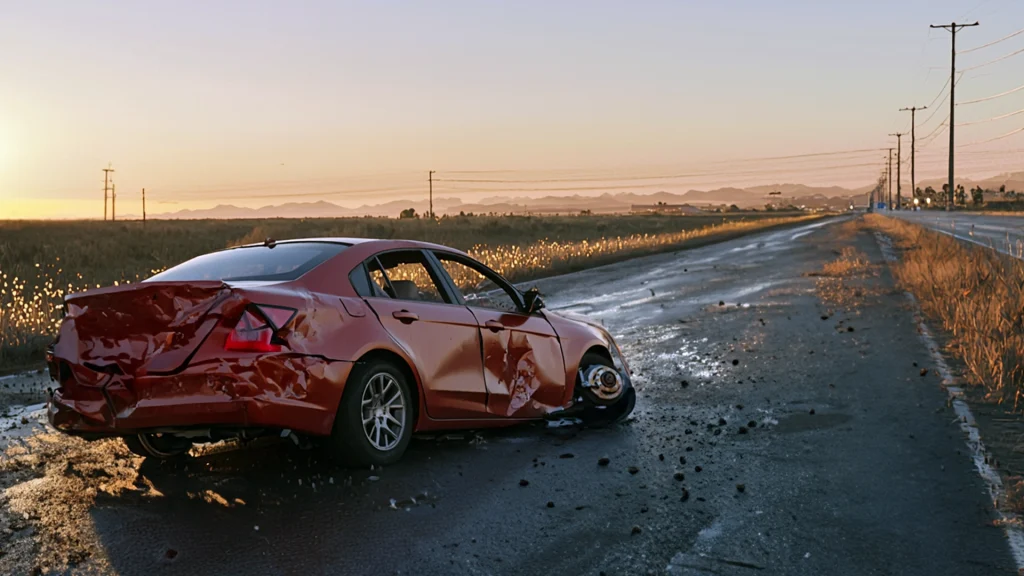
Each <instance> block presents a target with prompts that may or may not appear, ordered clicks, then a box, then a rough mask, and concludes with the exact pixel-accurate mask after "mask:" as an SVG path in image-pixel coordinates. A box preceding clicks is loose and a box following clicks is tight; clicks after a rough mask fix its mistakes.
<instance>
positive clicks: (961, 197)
mask: <svg viewBox="0 0 1024 576" xmlns="http://www.w3.org/2000/svg"><path fill="white" fill-rule="evenodd" d="M956 203H957V204H959V205H961V206H965V205H966V204H967V191H966V190H964V185H963V184H957V185H956Z"/></svg>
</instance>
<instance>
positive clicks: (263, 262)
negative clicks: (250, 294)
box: [146, 242, 348, 282]
mask: <svg viewBox="0 0 1024 576" xmlns="http://www.w3.org/2000/svg"><path fill="white" fill-rule="evenodd" d="M345 248H348V245H347V244H339V243H334V242H294V243H285V244H277V245H276V246H273V247H268V246H245V247H241V248H231V249H228V250H221V251H220V252H213V253H210V254H204V255H202V256H197V257H195V258H193V259H191V260H189V261H187V262H184V263H182V264H179V265H177V266H175V267H173V268H170V269H167V270H165V271H163V272H161V273H159V274H157V275H155V276H153V277H151V278H149V279H148V280H146V281H147V282H168V281H172V282H174V281H189V280H223V281H236V282H239V281H244V280H265V281H269V280H276V281H287V280H295V279H296V278H298V277H300V276H302V275H303V274H305V273H306V272H309V271H310V270H312V269H313V268H316V267H317V266H319V265H320V264H322V263H324V262H325V261H327V260H328V259H329V258H331V257H332V256H334V255H336V254H339V253H340V252H341V251H342V250H344V249H345Z"/></svg>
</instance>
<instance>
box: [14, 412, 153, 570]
mask: <svg viewBox="0 0 1024 576" xmlns="http://www.w3.org/2000/svg"><path fill="white" fill-rule="evenodd" d="M141 462H142V458H139V457H137V456H134V455H132V454H131V453H130V452H128V450H127V448H125V447H124V445H123V444H122V443H121V442H120V441H119V440H103V441H97V442H92V443H89V442H85V441H82V440H78V439H75V438H71V437H68V436H65V435H63V434H60V433H56V432H49V433H43V434H37V435H34V436H29V437H28V438H23V439H19V440H17V441H15V442H13V443H12V444H11V445H10V446H8V448H7V450H6V451H5V452H4V453H3V454H2V455H0V490H2V493H0V550H3V551H4V553H3V554H2V555H0V573H4V574H40V573H51V572H58V573H59V572H65V571H67V570H69V569H72V568H75V569H78V570H84V571H87V572H105V571H107V570H109V568H110V565H109V561H108V559H107V558H106V557H105V555H104V552H103V547H102V546H101V544H100V541H99V538H98V537H97V536H96V534H95V532H94V531H93V528H92V521H91V520H90V517H89V509H90V507H91V506H92V505H93V503H94V502H95V501H96V499H97V497H99V496H100V495H103V494H107V495H114V496H116V495H121V494H124V493H126V492H134V493H138V494H139V495H141V496H146V495H156V494H154V489H153V485H152V483H150V482H149V481H148V480H146V478H145V477H144V476H142V475H140V474H139V469H138V466H139V464H141Z"/></svg>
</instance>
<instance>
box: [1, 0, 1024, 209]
mask: <svg viewBox="0 0 1024 576" xmlns="http://www.w3.org/2000/svg"><path fill="white" fill-rule="evenodd" d="M954 19H955V20H957V21H964V20H965V19H968V20H970V21H974V20H980V21H981V26H979V27H976V28H969V29H966V30H964V31H962V32H961V33H959V34H958V43H957V44H958V48H960V49H962V50H968V49H970V48H973V47H976V46H980V45H983V44H986V43H989V42H992V41H995V40H999V39H1000V38H1003V37H1005V36H1007V35H1009V34H1011V33H1013V32H1015V31H1017V30H1019V29H1020V28H1022V27H1024V2H1021V1H1019V0H956V1H953V0H898V1H892V0H886V1H882V0H861V1H856V2H851V1H848V0H777V1H774V2H765V1H762V0H758V1H754V0H746V1H739V0H722V1H719V2H706V1H701V2H696V1H689V0H676V1H651V0H649V1H637V2H626V1H617V2H610V1H600V0H589V1H585V0H571V1H570V0H562V1H557V0H519V1H505V2H498V1H484V0H475V1H453V0H444V1H436V2H426V1H417V2H413V1H403V2H400V1H384V0H379V1H378V0H374V1H371V0H364V1H361V2H352V1H327V0H324V1H301V0H297V1H293V2H284V1H245V2H242V1H232V2H229V1H203V2H200V1H178V2H162V3H157V2H138V1H128V0H120V1H113V0H110V1H90V2H83V1H81V0H65V1H47V0H38V1H33V2H15V1H14V0H0V52H2V54H3V57H2V58H0V218H50V217H55V218H66V217H82V218H100V217H102V214H103V204H102V186H103V173H102V171H101V169H102V168H104V167H105V166H107V164H108V163H112V164H113V168H114V169H115V170H116V172H115V174H114V175H115V182H116V186H117V193H118V197H119V201H118V211H119V212H120V213H122V214H127V213H131V214H138V213H140V212H141V207H140V202H139V197H140V190H141V189H142V188H143V187H145V188H146V189H147V196H148V199H149V205H148V208H149V211H150V212H151V213H159V212H169V211H175V210H180V209H182V208H197V207H208V206H213V205H215V204H221V203H230V204H235V205H243V206H262V205H266V204H273V203H280V202H283V201H315V200H328V201H331V202H335V203H337V204H340V205H345V206H358V205H361V204H364V203H379V202H383V201H387V200H392V199H396V198H414V197H415V198H422V197H423V196H425V194H426V177H427V171H428V170H436V171H438V175H437V177H438V178H439V179H442V180H444V179H446V178H448V179H450V178H451V177H452V176H453V175H456V174H458V173H459V172H463V174H461V175H459V176H461V177H462V178H465V174H464V172H467V171H500V172H490V173H491V174H495V175H497V177H495V178H492V179H496V180H502V181H503V182H500V183H491V184H480V185H477V184H465V183H462V184H460V183H448V182H441V183H438V184H437V187H436V188H435V195H438V196H460V197H462V198H463V199H465V200H474V199H479V198H481V197H484V196H495V195H531V194H532V195H538V194H547V193H552V192H545V191H544V190H545V189H550V188H554V186H552V185H550V184H543V185H541V184H537V183H534V182H529V181H530V180H562V181H568V182H570V183H571V184H572V185H570V186H560V187H559V188H571V189H573V190H572V191H571V192H558V193H589V191H588V190H581V189H583V188H586V187H587V186H591V185H592V186H593V187H594V190H593V193H600V192H607V191H609V190H608V189H607V188H608V187H613V188H614V187H615V186H618V185H619V184H620V183H621V185H622V189H623V190H629V189H632V188H631V186H632V185H633V184H634V183H637V182H645V183H649V182H651V181H650V180H637V179H638V178H645V177H649V176H651V175H659V174H691V176H686V177H684V178H676V179H672V180H667V181H665V182H664V184H665V185H664V186H663V187H659V188H657V189H664V190H669V191H679V192H682V191H685V190H688V189H690V188H700V189H708V188H713V187H717V186H722V185H753V184H771V183H773V182H782V181H786V182H800V183H806V184H816V185H830V184H838V185H849V186H854V185H856V186H860V185H865V184H869V183H871V182H872V181H874V180H875V179H876V178H877V176H878V174H879V170H880V169H881V168H882V166H883V156H884V153H883V152H882V151H880V150H872V149H881V148H884V147H888V146H889V145H890V143H891V144H892V145H895V138H890V137H888V136H887V133H889V132H895V131H899V130H907V131H909V125H910V116H909V113H906V112H898V109H899V108H901V107H904V106H911V105H915V104H916V105H919V106H923V105H927V104H929V103H932V102H933V99H934V98H935V96H936V95H937V94H940V92H941V91H942V89H943V88H944V86H945V82H946V81H947V80H948V77H949V50H950V43H949V42H950V38H949V34H948V33H947V32H945V31H943V30H931V29H929V28H928V25H929V24H937V23H948V22H950V21H952V20H954ZM1018 50H1024V34H1020V35H1018V36H1015V37H1013V38H1009V39H1007V40H1005V41H1003V42H999V43H997V44H995V45H992V46H990V47H986V48H982V49H980V50H977V51H973V52H969V53H963V54H961V55H960V56H959V57H958V68H960V69H964V70H966V72H965V74H964V76H963V78H962V80H961V81H960V83H959V84H958V85H957V101H959V102H966V101H968V100H972V99H978V98H983V97H986V96H989V95H993V94H998V93H1001V92H1004V91H1007V90H1010V89H1012V88H1015V87H1017V86H1020V85H1021V84H1024V54H1017V55H1014V56H1010V57H1008V58H1006V59H1005V60H1002V61H999V62H995V63H992V64H990V65H983V66H981V67H979V68H977V69H974V70H969V68H971V67H973V66H975V65H979V64H985V63H987V62H989V61H992V60H994V59H997V58H999V57H1002V56H1004V55H1007V54H1011V53H1014V52H1016V51H1018ZM939 100H941V96H940V97H939ZM939 104H940V102H939V101H935V102H934V105H933V108H935V109H937V111H936V114H935V116H934V117H932V118H930V119H929V120H928V122H925V119H926V118H929V115H930V114H931V112H932V110H931V109H930V110H927V111H924V112H921V113H919V116H918V124H919V125H920V126H921V127H920V128H919V132H918V137H919V139H921V137H923V136H926V135H927V134H928V133H929V132H932V131H933V129H934V128H936V127H938V126H939V124H940V123H941V122H942V120H943V119H944V118H945V117H946V113H947V108H948V103H947V104H944V105H943V106H942V107H941V108H939ZM1021 109H1024V90H1021V91H1019V92H1016V93H1013V94H1010V95H1008V96H1005V97H1002V98H997V99H994V100H991V101H985V102H980V103H977V104H972V105H962V106H960V107H958V109H957V116H956V120H957V122H958V123H960V122H973V121H978V120H986V119H988V118H992V117H996V116H1001V115H1004V114H1010V113H1012V112H1015V111H1018V110H1021ZM1021 127H1024V113H1022V114H1019V115H1014V116H1008V117H1006V118H1003V119H999V120H994V121H991V122H982V123H978V124H972V125H968V126H963V127H958V128H957V142H958V143H964V144H967V143H972V142H978V141H982V140H985V139H988V138H992V137H995V136H999V135H1002V134H1005V133H1008V132H1010V131H1013V130H1016V129H1018V128H1021ZM947 138H948V135H946V133H945V132H943V133H941V134H938V136H937V137H936V138H933V139H932V140H931V141H929V142H927V144H926V145H923V146H922V147H921V149H920V152H919V155H918V179H919V180H920V179H922V178H932V177H937V176H942V175H944V174H945V165H944V161H945V160H944V159H945V155H946V150H947V149H946V143H947ZM908 147H909V136H908V137H907V138H905V139H904V150H905V151H906V150H907V148H908ZM1022 149H1024V133H1018V134H1015V135H1013V136H1010V137H1007V138H1004V139H1001V140H998V141H995V142H992V143H985V144H980V145H977V146H968V147H964V148H962V149H960V150H963V151H964V154H963V155H961V158H962V159H961V160H960V161H958V170H959V171H960V173H961V174H964V175H972V176H987V175H991V174H995V173H998V172H1002V171H1007V170H1013V169H1017V170H1024V154H1020V153H1017V152H1019V151H1020V150H1022ZM833 150H835V151H844V150H866V151H865V152H857V153H851V154H850V155H848V156H838V157H824V158H817V159H815V158H812V159H800V160H787V161H775V160H772V161H765V160H759V161H747V160H744V159H749V158H758V157H765V156H783V155H795V154H802V153H814V152H824V151H833ZM958 151H959V150H958ZM985 151H993V152H994V153H992V154H987V153H984V152H985ZM904 172H905V173H906V172H908V171H904ZM487 173H488V172H484V174H487ZM907 178H909V175H908V176H907ZM654 183H655V184H659V183H661V182H659V181H657V180H654ZM645 186H646V184H645ZM657 189H655V188H653V187H645V188H637V191H645V192H654V191H657Z"/></svg>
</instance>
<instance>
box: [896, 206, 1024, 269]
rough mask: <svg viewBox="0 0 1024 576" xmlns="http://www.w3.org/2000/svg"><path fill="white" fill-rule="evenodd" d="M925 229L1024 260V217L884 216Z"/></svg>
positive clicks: (961, 214) (924, 213)
mask: <svg viewBox="0 0 1024 576" xmlns="http://www.w3.org/2000/svg"><path fill="white" fill-rule="evenodd" d="M884 214H885V215H887V216H896V217H898V218H904V219H906V220H909V221H911V222H915V223H917V224H920V225H922V226H927V227H928V228H931V229H933V230H937V231H939V232H942V233H944V234H948V235H950V236H954V237H956V238H959V239H961V240H964V241H967V242H972V243H974V244H980V245H982V246H985V247H988V248H995V249H996V250H998V251H1000V252H1002V253H1003V254H1010V255H1011V256H1014V257H1016V258H1024V215H1021V216H1016V215H1010V214H1007V215H1003V214H999V215H996V214H972V213H970V212H942V211H938V210H929V211H920V212H905V211H896V212H884Z"/></svg>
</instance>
